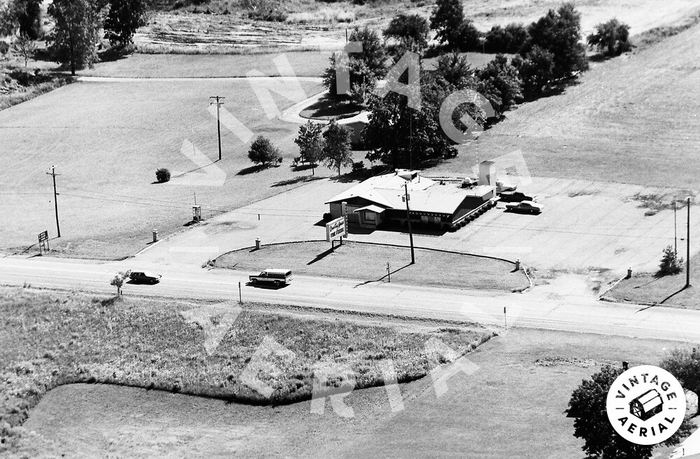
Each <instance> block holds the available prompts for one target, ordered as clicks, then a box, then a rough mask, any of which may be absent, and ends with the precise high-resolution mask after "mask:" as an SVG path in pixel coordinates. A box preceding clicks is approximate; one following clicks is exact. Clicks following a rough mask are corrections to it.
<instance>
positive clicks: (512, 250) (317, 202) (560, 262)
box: [137, 178, 700, 273]
mask: <svg viewBox="0 0 700 459" xmlns="http://www.w3.org/2000/svg"><path fill="white" fill-rule="evenodd" d="M352 185H353V184H351V183H337V182H334V181H330V180H327V179H324V180H318V181H313V182H310V183H308V184H306V185H304V186H301V187H298V188H296V189H293V190H290V191H288V192H286V193H283V194H281V195H277V196H274V197H271V198H269V199H265V200H263V201H260V202H258V203H255V204H252V205H250V206H246V207H243V208H241V209H238V210H236V211H233V212H231V213H228V214H225V215H222V216H220V217H217V218H214V219H212V220H210V221H208V222H205V223H204V224H202V225H198V226H196V227H194V228H190V229H189V230H187V231H185V232H183V233H180V234H177V235H174V236H173V237H171V238H169V239H168V240H165V241H162V242H160V243H158V244H156V245H154V246H152V247H151V248H149V249H147V250H145V251H144V252H142V253H141V254H139V255H137V259H141V260H144V261H147V262H155V263H162V264H173V263H186V264H196V265H201V264H203V263H205V262H206V261H207V260H209V259H211V258H214V257H216V256H217V255H219V254H221V253H224V252H226V251H230V250H234V249H238V248H242V247H248V246H252V245H254V243H255V238H256V237H260V239H261V241H262V243H263V244H269V243H273V242H285V241H298V240H308V239H316V240H318V239H323V238H325V229H324V228H323V227H322V226H317V225H316V223H318V221H319V220H320V219H321V217H322V215H323V212H327V211H328V210H327V206H326V205H324V204H323V203H324V201H325V200H326V199H329V198H330V197H332V196H333V195H335V194H337V193H339V192H340V191H342V190H344V189H346V188H349V187H351V186H352ZM522 191H525V192H527V193H529V194H533V195H535V196H536V198H537V200H538V201H539V202H540V203H542V204H543V205H544V212H543V213H542V214H541V215H537V216H534V215H521V214H514V213H507V212H504V205H502V204H501V205H499V206H498V207H497V208H496V209H492V210H490V211H489V212H487V213H486V214H484V215H482V216H481V217H479V218H478V219H477V220H475V221H473V222H471V223H470V224H468V225H467V226H466V227H464V228H462V229H460V230H459V231H457V232H454V233H449V232H448V233H445V234H444V235H442V236H427V235H416V238H415V241H416V245H419V246H423V247H432V248H441V249H449V250H458V251H465V252H471V253H476V254H488V255H494V256H500V257H504V258H509V259H515V258H520V259H521V260H522V261H523V262H524V263H526V264H527V265H529V266H533V267H536V268H538V269H542V270H544V269H552V270H567V271H575V272H585V271H588V270H590V269H603V270H605V269H609V270H613V271H615V272H616V273H624V272H625V270H626V269H627V268H628V267H631V268H632V269H633V270H635V271H654V270H655V269H656V268H657V265H658V262H659V260H660V258H661V251H662V249H663V248H664V247H665V246H666V245H669V244H673V211H672V210H662V211H660V212H658V213H656V214H655V215H650V216H646V215H645V213H646V212H647V211H648V210H649V208H648V207H640V205H641V201H640V200H639V199H635V198H634V196H635V195H636V194H640V195H673V194H675V193H676V191H675V190H673V189H657V188H654V189H652V188H644V187H640V186H631V185H621V184H612V183H602V182H591V181H584V180H563V179H551V178H534V179H533V181H532V183H531V184H529V185H527V186H525V187H523V189H522ZM258 214H260V220H258ZM685 215H686V214H685V209H683V210H682V211H679V212H678V234H679V241H678V247H679V251H680V252H682V253H685V241H684V239H683V240H681V239H680V236H684V235H685V222H686V219H685ZM692 231H693V234H694V235H695V237H696V240H700V218H697V219H695V220H694V222H693V226H692ZM350 237H351V239H353V240H362V241H372V242H386V243H397V244H408V235H407V234H406V233H402V232H390V231H374V232H373V233H370V234H351V236H350ZM698 247H700V245H698ZM693 252H696V250H693Z"/></svg>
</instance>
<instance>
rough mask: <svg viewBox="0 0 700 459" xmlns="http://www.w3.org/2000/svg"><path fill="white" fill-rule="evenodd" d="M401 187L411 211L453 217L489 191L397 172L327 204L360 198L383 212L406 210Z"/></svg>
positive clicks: (375, 179) (362, 185) (410, 173)
mask: <svg viewBox="0 0 700 459" xmlns="http://www.w3.org/2000/svg"><path fill="white" fill-rule="evenodd" d="M404 185H407V188H408V195H409V201H408V204H409V207H410V209H411V211H412V212H430V213H439V214H452V213H454V212H455V211H456V210H457V208H458V207H459V205H460V204H461V203H462V201H464V199H465V198H467V197H479V198H481V197H483V196H484V195H486V194H487V193H488V192H490V191H491V190H492V187H490V186H486V185H482V186H477V187H474V188H471V189H467V188H460V187H457V186H454V185H452V184H449V185H441V184H440V183H438V182H436V181H435V180H431V179H429V178H426V177H421V176H420V175H418V173H417V172H415V171H405V170H398V171H396V172H395V173H392V174H385V175H378V176H376V177H372V178H369V179H367V180H365V181H364V182H362V183H359V184H357V185H355V186H354V187H352V188H350V189H348V190H345V191H344V192H342V193H340V194H338V195H336V196H334V197H333V198H331V199H330V200H328V201H326V204H329V203H333V202H342V201H348V200H350V199H353V198H362V199H365V200H367V201H370V202H373V203H375V204H377V205H379V206H382V207H384V208H386V209H405V208H406V202H405V201H404V194H405V191H404Z"/></svg>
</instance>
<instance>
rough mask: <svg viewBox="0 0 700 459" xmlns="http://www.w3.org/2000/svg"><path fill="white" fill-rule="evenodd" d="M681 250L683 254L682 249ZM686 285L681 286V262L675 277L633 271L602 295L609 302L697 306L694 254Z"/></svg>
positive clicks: (699, 278) (698, 269) (698, 275)
mask: <svg viewBox="0 0 700 459" xmlns="http://www.w3.org/2000/svg"><path fill="white" fill-rule="evenodd" d="M679 251H680V250H679ZM683 253H684V254H685V252H684V251H683ZM679 255H680V254H679ZM659 260H661V256H659ZM690 285H691V287H690V288H688V289H685V288H684V287H685V263H684V264H683V272H682V273H680V274H678V275H675V276H663V277H656V276H654V274H652V273H641V274H636V275H634V276H632V278H631V279H625V280H623V281H622V282H620V283H619V284H617V286H616V287H615V288H614V289H613V290H612V291H610V292H608V293H607V294H606V295H605V298H607V299H610V300H612V301H627V302H630V303H638V304H663V305H664V306H676V307H679V308H685V309H700V257H698V256H697V255H696V256H694V257H691V259H690Z"/></svg>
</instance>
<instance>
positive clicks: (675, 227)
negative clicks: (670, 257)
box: [673, 200, 678, 256]
mask: <svg viewBox="0 0 700 459" xmlns="http://www.w3.org/2000/svg"><path fill="white" fill-rule="evenodd" d="M677 207H678V206H677V205H676V201H675V200H674V201H673V254H674V255H676V256H678V224H677V223H676V221H677V220H676V208H677Z"/></svg>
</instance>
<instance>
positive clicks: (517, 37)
mask: <svg viewBox="0 0 700 459" xmlns="http://www.w3.org/2000/svg"><path fill="white" fill-rule="evenodd" d="M527 40H528V34H527V29H526V28H525V26H523V25H522V24H517V23H511V24H508V25H507V26H505V28H504V27H501V26H499V25H496V26H493V27H492V28H491V30H489V31H488V32H486V35H485V37H484V51H486V52H487V53H507V54H515V53H518V52H519V51H520V48H522V47H523V45H524V44H525V43H526V42H527Z"/></svg>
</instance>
